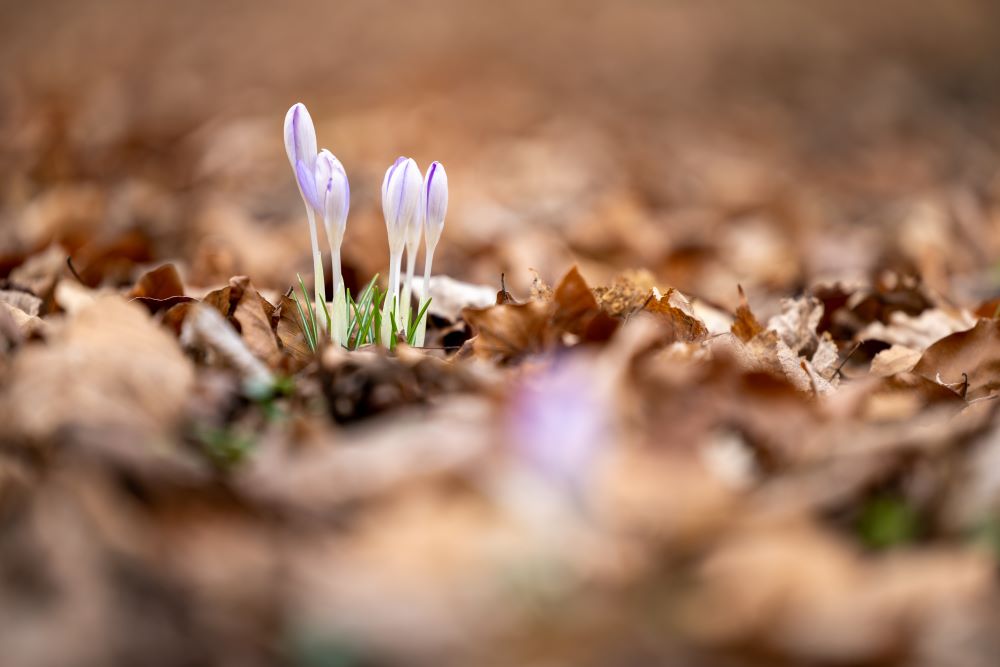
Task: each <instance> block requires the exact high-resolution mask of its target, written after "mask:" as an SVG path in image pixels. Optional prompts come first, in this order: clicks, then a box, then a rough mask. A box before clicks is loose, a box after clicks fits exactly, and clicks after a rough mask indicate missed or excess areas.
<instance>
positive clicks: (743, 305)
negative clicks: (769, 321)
mask: <svg viewBox="0 0 1000 667" xmlns="http://www.w3.org/2000/svg"><path fill="white" fill-rule="evenodd" d="M737 289H739V292H740V305H739V307H738V308H737V309H736V319H735V320H734V321H733V326H732V329H731V331H732V332H733V335H734V336H736V337H737V338H739V339H740V340H741V341H743V342H744V343H746V342H747V341H749V340H750V339H751V338H753V337H754V336H756V335H757V334H759V333H760V332H761V331H763V330H764V327H763V326H761V323H760V322H758V321H757V318H756V317H755V316H754V314H753V311H752V310H750V305H749V304H748V303H747V295H746V294H745V293H744V292H743V287H741V286H738V287H737Z"/></svg>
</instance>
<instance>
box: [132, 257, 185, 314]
mask: <svg viewBox="0 0 1000 667" xmlns="http://www.w3.org/2000/svg"><path fill="white" fill-rule="evenodd" d="M128 295H129V296H130V297H132V298H133V299H134V300H136V301H138V302H139V303H141V304H142V305H144V306H146V308H148V309H149V312H151V313H156V312H159V311H161V310H167V309H168V308H172V307H173V306H176V305H177V304H180V303H187V302H191V301H194V299H193V298H191V297H189V296H186V295H185V294H184V284H183V282H182V281H181V277H180V274H179V273H177V267H175V266H174V265H173V264H164V265H163V266H160V267H157V268H155V269H153V270H152V271H147V272H146V273H144V274H143V275H142V277H141V278H139V280H138V282H136V284H135V287H133V288H132V289H131V290H130V291H129V293H128Z"/></svg>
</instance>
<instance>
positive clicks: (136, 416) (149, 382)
mask: <svg viewBox="0 0 1000 667" xmlns="http://www.w3.org/2000/svg"><path fill="white" fill-rule="evenodd" d="M193 382H194V369H193V368H192V366H191V362H190V361H189V360H188V359H187V357H185V356H184V354H183V353H182V352H181V349H180V347H179V346H178V344H177V341H176V340H175V339H174V338H173V337H172V336H171V335H170V334H169V333H167V332H166V331H164V330H163V329H161V328H160V327H159V326H157V325H156V324H155V323H154V322H153V321H152V320H151V319H150V317H149V315H148V314H147V313H146V312H145V310H144V309H143V308H142V307H141V306H139V305H131V304H128V303H126V302H125V301H124V300H123V299H122V298H121V297H117V296H105V297H101V298H99V299H97V300H96V301H95V302H94V303H93V305H91V306H89V307H87V308H84V309H83V310H81V311H80V312H79V313H78V314H76V315H75V316H73V317H72V319H71V320H70V321H69V322H68V324H67V325H66V327H65V328H64V329H62V330H60V331H59V332H58V335H56V336H54V337H53V338H52V339H51V340H50V341H49V343H48V344H47V345H46V346H44V347H28V348H25V349H24V351H23V352H21V353H20V354H19V355H18V356H17V357H16V358H15V360H14V364H13V366H12V368H11V372H10V379H9V382H8V384H7V385H6V392H5V394H4V397H3V400H2V401H0V404H3V405H5V406H6V410H7V412H6V414H5V418H4V420H3V421H2V423H3V424H4V428H6V429H10V430H11V431H13V432H15V433H19V434H21V435H22V436H23V437H26V438H29V439H31V440H36V441H37V440H48V439H52V438H54V437H55V436H57V435H59V436H60V437H62V435H72V433H73V430H74V429H87V428H90V429H105V430H106V431H107V432H111V431H115V430H118V431H119V432H120V431H126V432H128V433H131V434H133V435H135V436H137V437H136V443H135V444H136V446H141V443H146V442H149V441H150V438H149V437H148V435H147V436H142V437H138V436H139V435H140V434H149V433H155V432H157V431H160V430H164V429H168V428H170V427H171V426H172V425H173V424H174V423H175V422H176V420H177V419H178V417H179V416H180V414H181V412H182V407H183V406H184V404H185V401H186V400H187V398H188V393H189V391H190V389H191V387H192V385H193Z"/></svg>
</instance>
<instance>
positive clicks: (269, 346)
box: [232, 284, 281, 366]
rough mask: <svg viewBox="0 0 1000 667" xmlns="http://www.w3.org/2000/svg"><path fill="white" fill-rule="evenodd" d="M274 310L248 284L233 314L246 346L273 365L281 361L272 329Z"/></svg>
mask: <svg viewBox="0 0 1000 667" xmlns="http://www.w3.org/2000/svg"><path fill="white" fill-rule="evenodd" d="M273 312H274V307H273V306H271V304H269V303H267V301H266V300H265V299H264V297H262V296H261V295H260V293H259V292H257V290H255V289H254V288H253V286H252V285H249V284H248V285H246V286H245V287H244V289H243V293H242V294H241V295H240V299H239V301H237V302H236V309H235V310H234V311H233V315H232V317H233V319H234V320H236V322H238V323H239V326H240V334H241V335H242V336H243V341H244V342H245V343H246V346H247V347H248V348H249V349H250V351H251V352H253V353H254V355H256V356H257V358H258V359H261V360H262V361H264V362H267V363H268V364H270V365H272V366H273V365H276V364H277V363H279V361H280V356H281V355H280V352H279V351H278V340H277V338H276V337H275V335H274V331H273V330H272V329H271V314H272V313H273Z"/></svg>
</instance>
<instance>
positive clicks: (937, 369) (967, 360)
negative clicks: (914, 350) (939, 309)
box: [913, 320, 1000, 400]
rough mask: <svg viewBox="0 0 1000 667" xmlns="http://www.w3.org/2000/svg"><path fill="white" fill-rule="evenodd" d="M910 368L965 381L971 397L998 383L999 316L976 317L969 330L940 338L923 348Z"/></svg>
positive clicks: (989, 391)
mask: <svg viewBox="0 0 1000 667" xmlns="http://www.w3.org/2000/svg"><path fill="white" fill-rule="evenodd" d="M913 372H914V373H917V374H919V375H922V376H924V377H925V378H927V379H929V380H932V381H935V382H939V383H941V384H946V385H959V386H961V385H965V394H964V396H965V397H966V398H968V399H970V400H972V399H976V398H982V397H984V396H989V395H990V394H993V393H994V392H995V391H996V389H997V388H998V387H1000V320H979V322H978V323H976V326H975V327H973V328H972V329H969V330H968V331H960V332H958V333H953V334H951V335H950V336H946V337H945V338H942V339H941V340H939V341H938V342H936V343H934V344H933V345H931V346H930V347H929V348H927V350H926V351H925V352H924V355H923V356H922V357H921V358H920V361H919V362H918V363H917V365H916V366H915V367H914V368H913Z"/></svg>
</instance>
